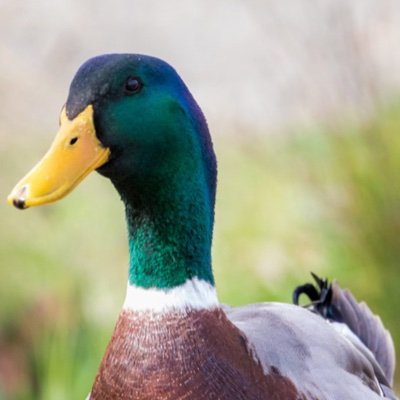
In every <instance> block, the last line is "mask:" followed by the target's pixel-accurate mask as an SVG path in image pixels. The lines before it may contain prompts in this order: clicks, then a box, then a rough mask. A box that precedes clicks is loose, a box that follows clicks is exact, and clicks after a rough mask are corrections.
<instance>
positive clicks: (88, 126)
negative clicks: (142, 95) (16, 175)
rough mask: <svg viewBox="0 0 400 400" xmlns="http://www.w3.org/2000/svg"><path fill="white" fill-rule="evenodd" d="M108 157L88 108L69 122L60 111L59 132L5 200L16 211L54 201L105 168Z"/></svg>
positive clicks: (90, 106) (107, 151) (90, 108)
mask: <svg viewBox="0 0 400 400" xmlns="http://www.w3.org/2000/svg"><path fill="white" fill-rule="evenodd" d="M109 156H110V149H108V148H106V147H104V146H103V145H102V144H101V143H100V141H99V139H97V137H96V130H95V127H94V122H93V107H92V105H89V106H87V107H86V108H85V109H84V110H83V111H82V112H81V113H80V114H79V115H77V116H76V117H75V118H74V119H73V120H72V121H70V120H69V119H68V117H67V115H66V112H65V108H64V109H63V110H62V112H61V121H60V129H59V131H58V133H57V136H56V138H55V139H54V142H53V144H52V145H51V147H50V149H49V151H48V152H47V153H46V154H45V156H44V157H43V159H42V160H41V161H39V163H38V164H37V165H36V166H35V167H34V168H33V169H32V170H31V171H30V172H29V173H28V174H27V175H26V176H25V177H24V178H23V179H21V181H19V182H18V184H17V185H16V186H15V188H14V189H13V190H12V192H11V193H10V195H9V196H8V198H7V200H8V202H9V203H10V204H13V205H14V206H15V207H17V208H20V209H24V208H28V207H32V206H39V205H42V204H47V203H51V202H54V201H57V200H59V199H61V198H62V197H64V196H65V195H67V194H68V193H69V192H70V191H71V190H73V189H74V188H75V187H76V186H77V185H78V184H79V183H80V182H81V181H82V180H83V179H84V178H85V177H86V176H87V175H88V174H89V173H90V172H92V171H94V170H95V169H97V168H99V167H101V166H102V165H103V164H105V163H106V162H107V161H108V158H109Z"/></svg>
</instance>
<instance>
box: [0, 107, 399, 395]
mask: <svg viewBox="0 0 400 400" xmlns="http://www.w3.org/2000/svg"><path fill="white" fill-rule="evenodd" d="M399 111H400V108H399V107H398V106H397V105H395V106H393V107H391V108H390V109H389V110H385V111H382V112H380V113H379V115H377V116H376V117H375V118H374V119H372V120H370V121H368V123H365V124H364V126H359V125H358V126H349V125H351V124H348V125H347V126H346V125H344V126H340V127H338V126H335V127H332V126H331V127H328V128H326V129H315V130H310V131H302V132H292V133H290V134H286V135H278V134H275V135H270V136H263V137H262V138H261V136H260V137H257V136H250V135H245V134H244V133H243V136H240V137H234V138H232V137H230V138H229V140H228V139H227V138H223V137H219V138H216V139H215V141H216V143H215V145H216V151H217V155H218V158H219V190H218V197H217V211H216V213H217V214H216V229H215V241H214V266H215V274H216V279H217V286H218V290H219V294H220V298H221V300H222V301H223V302H227V303H231V304H235V305H238V304H244V303H248V302H258V301H266V300H274V301H275V300H278V301H286V302H288V301H290V299H291V292H292V290H293V288H294V287H295V286H296V285H298V284H300V283H303V282H304V281H306V280H309V271H314V272H315V273H317V274H319V275H322V276H328V277H329V278H334V277H335V278H337V279H338V280H339V282H340V283H341V285H342V286H344V287H349V288H351V290H352V291H353V293H354V294H355V295H356V296H357V298H358V299H360V300H365V301H367V302H368V304H369V305H370V307H371V308H372V309H373V310H374V311H375V312H376V313H377V314H379V315H381V317H382V319H383V321H384V323H385V325H386V326H387V328H389V329H390V330H391V332H392V335H393V338H394V340H395V342H396V344H397V348H399V349H400V320H399V318H398V315H397V310H398V309H399V308H400V296H399V295H398V293H399V290H398V288H397V285H398V277H399V265H398V264H399V260H400V180H399V172H400V135H399V132H400V112H399ZM47 145H48V144H46V143H42V142H40V143H36V139H34V138H33V137H31V136H25V137H21V136H18V137H10V138H9V140H8V141H7V142H6V143H3V145H2V146H0V156H1V160H2V165H3V168H2V171H1V174H0V179H1V181H0V182H1V185H0V190H1V193H0V195H1V196H2V198H4V197H5V196H6V195H7V191H8V190H10V189H11V187H12V186H13V184H14V183H15V182H16V180H17V179H19V178H20V177H21V176H22V175H23V174H24V173H25V172H26V170H27V169H29V168H30V167H31V165H32V164H33V162H34V161H35V160H36V159H37V158H38V157H39V156H40V154H41V153H43V152H44V150H45V149H46V147H47ZM0 218H1V219H0V220H1V231H0V257H1V258H0V259H1V268H0V304H1V306H0V307H1V308H0V399H7V400H8V399H10V400H14V399H15V400H25V399H40V400H50V399H51V400H53V399H59V400H63V399H71V398H74V399H77V398H85V396H86V395H87V393H88V392H89V390H90V387H91V384H92V382H93V379H94V376H95V374H96V371H97V367H98V365H99V363H100V360H101V357H102V354H103V353H104V350H105V347H106V344H107V341H108V339H109V337H110V335H111V333H112V329H113V325H114V323H115V320H116V318H117V315H118V311H119V309H120V306H121V304H122V301H123V297H124V291H125V282H126V277H127V276H126V275H127V273H126V270H127V268H126V265H127V249H126V238H125V227H124V221H123V210H122V205H121V203H120V202H119V199H118V195H117V194H116V193H115V192H114V190H113V189H112V187H111V186H110V185H109V183H108V182H107V181H106V180H105V179H102V178H99V177H98V176H96V175H95V174H93V176H91V177H90V178H88V180H87V181H86V182H84V183H83V184H82V185H81V186H80V187H79V188H78V189H77V190H75V192H74V193H72V194H71V195H70V196H69V197H68V199H65V200H64V201H62V202H60V203H59V204H56V205H51V206H46V207H43V208H37V209H32V210H29V211H25V212H20V211H17V210H13V209H12V208H11V207H7V206H6V205H4V204H3V203H2V204H1V206H0ZM399 378H400V375H399V374H398V376H397V381H399Z"/></svg>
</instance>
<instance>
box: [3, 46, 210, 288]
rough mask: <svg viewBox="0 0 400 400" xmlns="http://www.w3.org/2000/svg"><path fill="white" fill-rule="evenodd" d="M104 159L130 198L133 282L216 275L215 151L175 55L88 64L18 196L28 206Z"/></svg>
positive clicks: (51, 197) (103, 167)
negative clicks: (49, 143)
mask: <svg viewBox="0 0 400 400" xmlns="http://www.w3.org/2000/svg"><path fill="white" fill-rule="evenodd" d="M53 154H56V156H53ZM94 169H95V170H97V171H98V172H100V173H101V174H102V175H104V176H106V177H108V178H109V179H110V180H111V181H112V183H113V184H114V186H115V187H116V189H117V190H118V192H119V193H120V195H121V198H122V200H123V202H124V204H125V209H126V217H127V222H128V231H129V249H130V272H129V279H130V282H131V283H133V284H136V285H138V286H143V287H159V288H168V287H174V286H176V285H179V284H182V283H184V282H185V281H186V280H187V279H190V278H192V277H198V278H199V279H204V280H206V281H208V282H211V283H213V277H212V272H211V256H210V248H211V240H212V228H213V210H214V200H215V187H216V161H215V155H214V152H213V148H212V143H211V139H210V135H209V131H208V128H207V124H206V121H205V119H204V116H203V114H202V112H201V110H200V108H199V107H198V105H197V104H196V102H195V100H194V99H193V97H192V95H191V94H190V92H189V90H188V89H187V87H186V85H185V84H184V82H183V81H182V80H181V78H180V77H179V75H178V74H177V73H176V71H175V70H174V69H173V68H172V67H171V66H170V65H168V64H167V63H165V62H164V61H162V60H159V59H157V58H153V57H148V56H142V55H134V54H110V55H103V56H99V57H95V58H92V59H90V60H88V61H87V62H86V63H85V64H83V65H82V67H81V68H80V69H79V70H78V72H77V74H76V75H75V77H74V79H73V81H72V83H71V87H70V92H69V95H68V99H67V102H66V105H65V108H64V109H63V111H62V116H61V127H60V132H59V134H58V135H57V137H56V140H55V142H54V143H53V145H52V148H51V149H50V151H49V153H48V154H47V156H46V157H45V159H44V160H42V161H41V162H40V163H39V164H38V166H36V167H35V169H34V170H33V171H32V172H31V173H30V174H28V175H27V176H26V177H25V178H24V179H23V180H22V181H21V182H20V183H19V184H18V185H17V187H16V188H15V189H14V190H13V192H12V193H11V195H10V197H9V201H10V202H12V203H13V204H14V205H16V206H17V207H19V208H27V207H29V206H32V205H40V204H45V203H48V202H52V201H56V200H58V199H59V198H61V197H63V196H64V195H65V194H67V193H68V192H69V191H70V190H72V189H73V188H74V187H75V186H76V185H77V184H78V183H79V182H80V181H81V180H82V179H83V178H84V177H85V176H86V175H87V174H88V173H89V172H90V171H92V170H94ZM49 171H50V172H49ZM44 176H46V178H45V179H43V177H44Z"/></svg>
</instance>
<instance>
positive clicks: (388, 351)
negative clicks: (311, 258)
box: [293, 274, 395, 385]
mask: <svg viewBox="0 0 400 400" xmlns="http://www.w3.org/2000/svg"><path fill="white" fill-rule="evenodd" d="M312 275H313V277H314V279H315V281H316V283H317V285H318V288H315V286H313V285H312V284H310V283H308V284H305V285H302V286H299V287H298V288H296V289H295V291H294V292H293V302H294V303H295V304H299V298H300V296H301V295H302V294H306V295H307V296H308V297H309V298H310V300H311V304H310V305H308V306H307V307H308V308H309V309H310V310H311V311H313V312H316V313H317V314H320V315H321V316H322V317H324V318H325V319H328V320H330V321H334V322H341V323H344V324H346V325H347V326H348V327H349V328H350V330H351V331H352V332H353V333H354V334H355V335H356V336H357V337H358V338H359V339H360V340H361V342H362V343H363V344H364V345H365V346H366V347H367V348H368V349H369V350H370V351H371V353H372V354H373V355H374V357H375V359H376V361H377V362H378V364H379V366H380V368H381V369H382V371H383V373H384V375H385V378H386V380H387V382H388V383H389V384H390V385H392V384H393V375H394V368H395V351H394V345H393V340H392V337H391V335H390V333H389V332H388V331H387V330H386V329H385V327H384V326H383V323H382V321H381V319H380V318H379V317H378V316H376V315H374V314H373V313H372V312H371V310H370V309H369V308H368V306H367V305H366V304H365V303H364V302H361V303H358V302H357V301H356V299H355V298H354V296H353V295H352V293H351V292H350V291H349V290H347V289H342V288H341V287H340V286H339V284H338V283H337V282H336V281H334V282H333V283H332V284H329V283H328V281H327V279H321V278H319V277H317V276H316V275H314V274H312Z"/></svg>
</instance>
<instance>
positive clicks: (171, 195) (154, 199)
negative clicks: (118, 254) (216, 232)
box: [118, 169, 214, 290]
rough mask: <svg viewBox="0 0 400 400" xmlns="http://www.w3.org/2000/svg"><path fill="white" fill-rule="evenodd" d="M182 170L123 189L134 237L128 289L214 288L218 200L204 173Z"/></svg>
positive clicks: (150, 178)
mask: <svg viewBox="0 0 400 400" xmlns="http://www.w3.org/2000/svg"><path fill="white" fill-rule="evenodd" d="M186 173H187V171H185V170H184V169H183V170H182V169H180V172H179V173H178V172H177V171H174V173H173V174H172V176H174V180H173V181H171V174H170V173H168V171H167V172H166V174H165V175H164V176H160V175H158V176H157V177H147V179H146V182H141V183H139V182H137V181H136V182H135V184H132V185H126V184H124V185H120V187H119V188H118V189H119V192H120V194H121V197H122V200H123V202H124V203H125V213H126V220H127V225H128V238H129V255H130V257H129V285H131V286H135V287H139V288H143V289H148V288H153V289H164V290H168V289H172V288H176V287H179V286H181V285H184V284H185V283H187V282H188V281H190V280H193V279H195V280H196V279H197V280H199V281H204V282H205V283H207V284H208V285H211V286H213V285H214V278H213V274H212V270H211V241H212V229H213V206H214V204H213V199H212V197H213V196H210V194H209V193H208V190H206V188H207V185H205V182H204V179H205V178H204V176H202V175H203V174H202V173H201V171H197V173H196V174H195V176H193V172H191V173H190V176H186Z"/></svg>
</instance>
